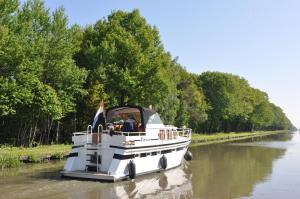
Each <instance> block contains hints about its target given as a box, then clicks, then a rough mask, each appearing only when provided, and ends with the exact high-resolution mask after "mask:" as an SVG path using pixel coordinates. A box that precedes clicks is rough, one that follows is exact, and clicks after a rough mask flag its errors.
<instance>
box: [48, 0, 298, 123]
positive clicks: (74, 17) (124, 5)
mask: <svg viewBox="0 0 300 199" xmlns="http://www.w3.org/2000/svg"><path fill="white" fill-rule="evenodd" d="M45 3H46V7H48V8H50V9H51V10H55V9H56V8H58V7H59V6H63V7H64V8H65V11H66V14H67V16H68V17H69V22H70V24H74V23H77V24H79V25H81V26H85V25H87V24H93V23H95V22H96V21H97V20H99V19H102V18H104V17H106V16H107V15H108V14H110V13H111V11H113V10H125V11H131V10H132V9H135V8H137V9H139V10H140V12H141V14H142V15H143V16H144V17H145V18H146V20H147V21H148V23H150V24H152V25H155V26H156V27H157V28H158V29H159V31H160V35H161V39H162V42H163V44H164V46H165V49H166V50H167V51H170V52H171V54H172V55H173V57H175V56H178V57H179V63H181V64H182V65H183V66H185V67H186V69H187V70H188V71H190V72H194V73H201V72H203V71H207V70H209V71H222V72H229V73H234V74H237V75H240V76H243V77H244V78H246V79H247V80H248V81H249V83H250V84H251V86H253V87H256V88H259V89H261V90H263V91H266V92H267V93H268V94H269V98H270V100H271V102H274V103H275V104H277V105H279V106H280V107H281V108H283V110H284V112H285V113H286V114H287V116H288V117H289V118H290V119H291V120H292V122H293V123H294V124H295V125H296V126H297V127H300V109H299V107H298V100H299V99H300V92H299V89H298V85H299V84H300V79H299V76H300V12H299V10H300V1H298V0H285V1H281V0H226V1H224V0H223V1H221V0H220V1H216V0H206V1H201V0H189V1H179V0H163V1H162V0H151V1H149V0H148V1H146V0H128V1H125V0H107V1H103V0H87V1H79V0H77V1H76V0H65V1H62V0H46V2H45Z"/></svg>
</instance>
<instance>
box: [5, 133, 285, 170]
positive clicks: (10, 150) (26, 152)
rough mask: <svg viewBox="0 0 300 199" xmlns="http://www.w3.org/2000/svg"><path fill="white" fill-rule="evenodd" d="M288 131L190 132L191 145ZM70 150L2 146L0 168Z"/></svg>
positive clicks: (57, 146) (58, 156)
mask: <svg viewBox="0 0 300 199" xmlns="http://www.w3.org/2000/svg"><path fill="white" fill-rule="evenodd" d="M287 132H288V131H256V132H240V133H217V134H213V135H206V134H196V133H194V134H192V144H191V145H190V146H191V147H195V146H199V145H207V144H215V143H223V142H230V141H234V140H241V139H249V138H255V137H261V136H267V135H273V134H279V133H287ZM70 151H71V145H63V144H55V145H42V146H37V147H32V148H25V147H10V146H2V147H1V148H0V168H2V169H3V168H11V167H18V166H20V165H21V164H22V163H42V162H47V161H49V160H54V159H63V158H65V157H66V156H67V155H68V154H69V152H70Z"/></svg>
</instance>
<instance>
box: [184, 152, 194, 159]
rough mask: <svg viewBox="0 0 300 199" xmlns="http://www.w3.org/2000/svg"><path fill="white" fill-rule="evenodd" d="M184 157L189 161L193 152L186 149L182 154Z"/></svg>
mask: <svg viewBox="0 0 300 199" xmlns="http://www.w3.org/2000/svg"><path fill="white" fill-rule="evenodd" d="M184 159H185V160H186V161H191V160H192V159H193V154H192V153H191V152H190V151H189V150H188V151H187V152H186V153H185V154H184Z"/></svg>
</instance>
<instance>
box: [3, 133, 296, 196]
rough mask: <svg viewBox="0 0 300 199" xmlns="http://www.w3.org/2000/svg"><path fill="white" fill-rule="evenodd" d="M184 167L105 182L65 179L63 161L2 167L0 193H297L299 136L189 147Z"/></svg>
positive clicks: (74, 194)
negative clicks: (189, 152)
mask: <svg viewBox="0 0 300 199" xmlns="http://www.w3.org/2000/svg"><path fill="white" fill-rule="evenodd" d="M191 151H192V153H193V156H194V159H193V161H191V162H185V163H184V164H183V165H182V166H181V167H180V168H176V169H171V170H168V171H165V172H160V173H155V174H149V175H145V176H141V177H138V178H137V179H135V180H134V181H121V182H117V183H103V182H97V181H86V180H84V181H83V180H74V179H66V178H61V177H60V175H59V171H60V170H61V169H62V168H63V164H64V162H63V161H58V162H50V163H45V164H32V165H30V164H27V165H24V166H22V167H21V168H18V169H8V170H3V171H1V172H0V198H45V199H46V198H55V199H60V198H76V199H77V198H78V199H79V198H80V199H81V198H83V199H84V198H105V199H106V198H165V199H166V198H213V199H218V198H273V199H274V198H299V196H300V166H299V163H300V135H299V134H298V132H297V133H293V134H279V135H272V136H268V137H263V138H255V139H250V140H244V141H238V142H233V143H225V144H214V145H207V146H199V147H193V148H191Z"/></svg>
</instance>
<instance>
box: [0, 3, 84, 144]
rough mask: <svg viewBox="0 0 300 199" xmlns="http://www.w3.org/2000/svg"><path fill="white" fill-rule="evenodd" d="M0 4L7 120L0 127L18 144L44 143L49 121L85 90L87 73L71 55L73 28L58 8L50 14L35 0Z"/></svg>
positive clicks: (1, 109)
mask: <svg viewBox="0 0 300 199" xmlns="http://www.w3.org/2000/svg"><path fill="white" fill-rule="evenodd" d="M0 4H2V5H3V6H2V7H1V9H4V11H3V12H1V16H0V17H1V19H0V21H1V22H2V23H1V25H0V54H2V56H0V66H1V71H0V72H1V73H0V86H1V87H0V91H1V92H0V99H1V101H2V100H3V101H4V103H3V104H2V103H1V104H2V105H1V106H0V113H1V117H2V118H3V119H4V120H5V121H6V123H8V124H10V125H8V128H7V127H5V128H6V129H5V130H6V131H7V132H11V133H14V134H16V136H15V137H16V140H15V141H14V142H15V143H18V144H22V145H23V144H27V145H28V144H31V143H32V142H33V141H42V142H46V143H49V142H50V137H51V136H50V134H51V131H52V129H53V125H52V124H53V121H57V120H60V119H61V118H63V117H64V116H66V115H67V114H68V113H70V112H72V111H74V110H75V109H74V108H75V104H76V98H77V96H79V95H81V94H83V93H84V90H83V89H82V84H83V82H84V81H85V77H86V73H85V70H84V69H79V68H78V67H77V66H76V65H75V62H74V60H73V55H74V54H75V52H77V51H78V50H79V44H80V40H78V35H76V34H74V32H76V27H72V28H68V26H67V25H68V24H67V18H66V16H64V11H63V9H58V10H56V11H55V12H54V13H53V14H52V16H51V15H50V13H49V10H48V9H46V8H45V7H44V4H43V2H42V1H39V0H35V1H27V2H25V3H24V5H23V7H22V8H21V9H17V8H18V6H19V5H17V4H16V1H12V0H10V1H5V2H1V3H0ZM77 32H78V31H77ZM12 124H13V126H14V128H11V126H12ZM4 126H6V125H5V124H4ZM37 132H38V133H39V135H37ZM37 138H39V140H37Z"/></svg>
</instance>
